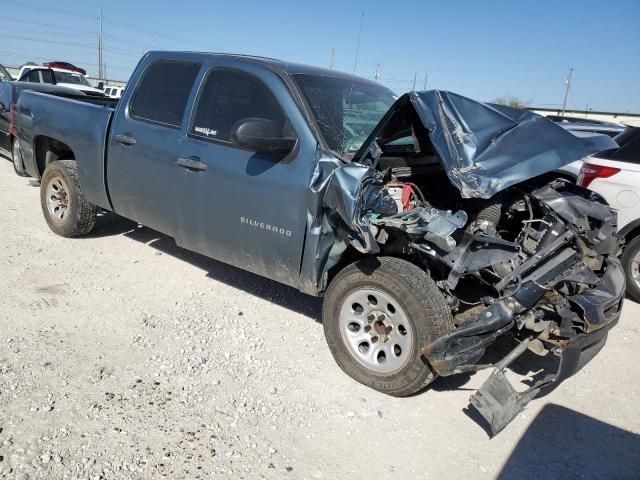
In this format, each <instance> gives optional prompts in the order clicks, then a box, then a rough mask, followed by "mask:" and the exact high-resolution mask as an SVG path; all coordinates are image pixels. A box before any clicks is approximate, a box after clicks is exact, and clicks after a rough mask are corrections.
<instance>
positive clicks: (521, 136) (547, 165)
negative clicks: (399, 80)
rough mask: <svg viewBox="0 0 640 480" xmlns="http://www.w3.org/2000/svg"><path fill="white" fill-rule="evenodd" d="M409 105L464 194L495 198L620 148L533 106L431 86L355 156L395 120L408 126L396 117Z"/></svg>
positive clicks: (406, 98)
mask: <svg viewBox="0 0 640 480" xmlns="http://www.w3.org/2000/svg"><path fill="white" fill-rule="evenodd" d="M407 105H410V106H411V107H412V108H413V110H414V111H415V112H416V113H417V115H418V117H419V119H420V121H421V122H422V124H423V126H424V127H425V128H426V129H427V130H428V137H429V140H430V142H431V144H432V145H433V148H434V150H435V152H436V153H437V155H438V156H439V158H440V160H441V162H442V165H443V167H444V169H445V170H446V172H447V175H448V176H449V179H450V180H451V182H452V183H453V185H454V186H456V187H457V188H458V189H459V190H460V193H461V195H462V197H464V198H490V197H492V196H493V195H494V194H496V193H497V192H499V191H501V190H504V189H505V188H507V187H509V186H511V185H514V184H516V183H519V182H522V181H524V180H527V179H529V178H532V177H535V176H538V175H541V174H543V173H546V172H550V171H553V170H557V169H558V168H560V167H562V166H564V165H567V164H568V163H571V162H573V161H575V160H578V159H581V158H583V157H585V156H587V155H590V154H593V153H596V152H598V151H600V150H602V149H604V148H612V147H615V146H616V144H615V142H614V141H613V140H611V139H609V140H607V139H602V138H599V137H598V138H594V137H584V138H578V137H576V136H575V135H573V134H571V133H570V132H568V131H566V130H565V129H563V128H562V127H559V126H558V125H556V124H555V123H554V122H552V121H550V120H548V119H546V118H544V117H542V116H540V115H537V114H535V113H533V112H530V111H528V110H523V109H517V108H510V107H505V106H502V105H494V104H489V103H482V102H477V101H475V100H471V99H469V98H466V97H463V96H461V95H457V94H455V93H451V92H445V91H440V90H429V91H425V92H412V93H409V94H405V95H403V96H402V97H400V98H399V99H398V100H397V101H396V103H395V104H394V106H392V107H391V109H390V111H389V112H390V113H389V114H388V115H387V116H385V118H384V119H383V120H382V121H381V122H380V124H379V125H378V126H377V127H376V129H375V130H374V132H373V134H372V135H371V136H370V137H369V139H368V140H367V142H365V144H364V145H363V146H362V148H361V149H360V151H359V152H358V153H356V155H355V156H354V160H356V161H357V159H359V158H364V156H365V155H366V153H367V152H368V151H370V145H371V143H373V142H375V141H377V140H380V138H379V135H380V134H381V132H383V131H386V132H388V131H389V126H390V125H392V124H393V123H394V122H397V123H398V125H406V119H404V120H402V119H400V118H397V116H396V117H394V112H396V113H397V114H398V115H399V114H401V112H402V114H403V115H406V108H405V107H406V106H407ZM603 142H607V143H609V145H605V144H604V143H603Z"/></svg>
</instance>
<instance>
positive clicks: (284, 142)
mask: <svg viewBox="0 0 640 480" xmlns="http://www.w3.org/2000/svg"><path fill="white" fill-rule="evenodd" d="M281 132H282V128H281V127H279V126H278V124H277V123H276V122H274V121H272V120H268V119H266V118H245V119H242V120H240V121H239V122H237V123H236V124H235V125H234V126H233V128H232V129H231V142H232V143H233V144H234V145H237V146H238V147H242V148H247V149H249V150H254V151H256V152H260V153H280V154H287V153H289V152H291V151H292V150H293V148H294V147H295V145H296V142H297V139H296V138H291V137H283V136H282V133H281Z"/></svg>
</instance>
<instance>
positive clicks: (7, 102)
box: [0, 84, 11, 110]
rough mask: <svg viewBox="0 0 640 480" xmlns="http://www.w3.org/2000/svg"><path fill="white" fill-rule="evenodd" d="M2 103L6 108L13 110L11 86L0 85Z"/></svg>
mask: <svg viewBox="0 0 640 480" xmlns="http://www.w3.org/2000/svg"><path fill="white" fill-rule="evenodd" d="M0 102H2V103H3V104H4V108H5V109H7V110H9V108H11V86H10V85H2V84H0Z"/></svg>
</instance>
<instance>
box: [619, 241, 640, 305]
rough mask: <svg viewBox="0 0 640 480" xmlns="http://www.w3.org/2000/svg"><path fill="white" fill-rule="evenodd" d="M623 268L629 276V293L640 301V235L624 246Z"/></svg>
mask: <svg viewBox="0 0 640 480" xmlns="http://www.w3.org/2000/svg"><path fill="white" fill-rule="evenodd" d="M622 268H624V274H625V276H626V277H627V293H628V294H629V295H630V296H631V297H633V299H634V300H635V301H636V302H640V237H636V238H634V239H633V240H631V241H630V242H629V243H628V244H627V246H626V247H625V248H624V252H623V253H622Z"/></svg>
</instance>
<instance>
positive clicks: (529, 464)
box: [497, 403, 640, 480]
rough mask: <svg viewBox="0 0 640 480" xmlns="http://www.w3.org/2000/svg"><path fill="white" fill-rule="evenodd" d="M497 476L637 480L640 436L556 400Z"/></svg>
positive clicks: (546, 407)
mask: <svg viewBox="0 0 640 480" xmlns="http://www.w3.org/2000/svg"><path fill="white" fill-rule="evenodd" d="M507 428H508V427H507ZM497 478H498V479H501V480H511V479H518V480H522V479H532V480H534V479H535V480H537V479H540V478H544V479H547V480H549V479H571V478H576V479H577V478H615V479H637V478H640V435H637V434H634V433H631V432H628V431H626V430H623V429H621V428H618V427H615V426H613V425H610V424H608V423H605V422H602V421H600V420H596V419H595V418H592V417H589V416H587V415H583V414H582V413H579V412H576V411H574V410H571V409H569V408H565V407H562V406H559V405H555V404H552V403H550V404H547V405H545V406H544V408H543V409H542V410H541V411H540V413H538V415H537V416H536V417H535V419H534V420H533V421H532V422H531V424H530V425H529V427H528V428H527V430H526V431H525V432H524V433H523V435H522V437H521V438H520V440H519V441H518V443H517V445H516V446H515V448H514V449H513V451H512V452H511V455H510V456H509V458H508V459H507V461H506V462H505V464H504V466H503V467H502V470H501V471H500V473H499V475H498V477H497Z"/></svg>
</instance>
